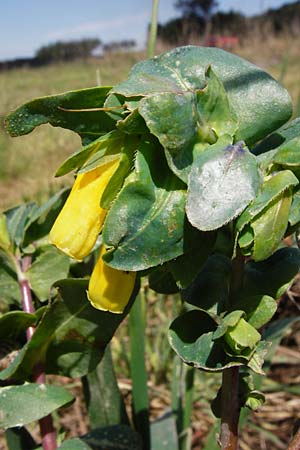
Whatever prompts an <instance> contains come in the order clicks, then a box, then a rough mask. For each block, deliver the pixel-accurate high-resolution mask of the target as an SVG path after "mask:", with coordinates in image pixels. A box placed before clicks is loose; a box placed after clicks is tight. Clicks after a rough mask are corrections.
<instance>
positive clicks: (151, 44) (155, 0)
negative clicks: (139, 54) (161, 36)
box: [147, 0, 159, 58]
mask: <svg viewBox="0 0 300 450" xmlns="http://www.w3.org/2000/svg"><path fill="white" fill-rule="evenodd" d="M158 5H159V0H152V17H151V25H150V31H149V38H148V49H147V55H148V58H152V57H153V56H154V55H155V44H156V36H157V17H158Z"/></svg>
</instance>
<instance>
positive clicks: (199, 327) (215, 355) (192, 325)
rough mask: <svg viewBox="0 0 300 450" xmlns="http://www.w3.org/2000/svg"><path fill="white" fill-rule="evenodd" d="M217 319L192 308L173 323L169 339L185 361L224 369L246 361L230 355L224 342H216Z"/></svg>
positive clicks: (208, 369)
mask: <svg viewBox="0 0 300 450" xmlns="http://www.w3.org/2000/svg"><path fill="white" fill-rule="evenodd" d="M216 328H217V324H216V323H215V321H214V320H213V319H212V318H211V317H210V316H209V315H208V314H207V313H205V312H204V311H200V310H192V311H188V312H187V313H185V314H182V315H181V316H179V317H177V318H176V319H175V320H174V321H173V322H172V323H171V325H170V329H169V342H170V345H171V347H172V348H173V349H174V350H175V352H176V353H177V354H178V356H180V358H181V359H183V361H184V362H185V363H187V364H189V365H192V366H194V367H195V368H197V369H202V370H206V371H209V372H220V371H222V370H224V369H225V368H228V367H232V366H239V365H241V364H242V363H241V362H240V361H239V359H237V358H235V357H229V358H228V357H227V355H226V354H225V352H224V350H223V345H222V343H221V342H220V341H214V339H213V335H214V331H215V330H216Z"/></svg>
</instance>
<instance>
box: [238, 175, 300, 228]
mask: <svg viewBox="0 0 300 450" xmlns="http://www.w3.org/2000/svg"><path fill="white" fill-rule="evenodd" d="M297 184H299V181H298V179H297V177H295V175H294V174H293V172H291V171H290V170H282V171H280V172H278V173H275V174H274V175H273V176H272V177H270V178H267V179H266V180H265V181H264V183H263V184H262V186H261V190H260V192H259V193H258V195H257V197H256V198H255V199H254V200H253V202H252V203H251V204H250V205H249V206H248V208H247V209H245V211H244V212H243V213H242V214H241V215H240V217H239V218H238V220H237V222H236V229H237V230H238V231H242V230H243V228H244V226H245V225H246V224H248V223H249V222H251V221H252V220H253V219H254V218H255V217H257V216H258V215H259V214H260V213H261V212H262V211H263V210H264V209H265V208H266V207H267V206H268V205H270V203H271V202H272V201H273V200H275V199H276V198H277V197H278V196H280V195H281V194H282V193H283V192H284V191H285V190H287V189H288V188H290V187H291V186H296V185H297Z"/></svg>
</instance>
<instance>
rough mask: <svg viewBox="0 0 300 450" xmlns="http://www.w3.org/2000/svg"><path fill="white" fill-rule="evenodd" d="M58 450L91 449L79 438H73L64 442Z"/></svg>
mask: <svg viewBox="0 0 300 450" xmlns="http://www.w3.org/2000/svg"><path fill="white" fill-rule="evenodd" d="M58 450H92V447H90V446H89V445H87V444H86V443H85V442H84V441H83V440H81V439H79V438H73V439H67V440H66V441H64V442H63V443H62V445H60V446H59V447H58Z"/></svg>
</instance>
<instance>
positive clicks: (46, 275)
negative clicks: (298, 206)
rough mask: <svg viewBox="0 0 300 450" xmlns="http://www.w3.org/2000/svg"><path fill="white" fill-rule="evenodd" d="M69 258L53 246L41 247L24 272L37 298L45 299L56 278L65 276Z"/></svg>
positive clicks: (59, 278) (67, 270)
mask: <svg viewBox="0 0 300 450" xmlns="http://www.w3.org/2000/svg"><path fill="white" fill-rule="evenodd" d="M69 266H70V259H69V257H68V256H66V255H64V254H63V253H62V252H60V251H58V250H57V249H56V248H55V247H53V246H47V247H46V248H43V251H42V252H41V254H40V255H39V256H38V257H37V258H36V259H35V261H34V262H33V263H32V265H31V266H30V268H29V269H28V270H27V272H26V276H27V278H28V280H29V283H30V287H31V289H32V290H33V292H34V293H35V295H36V296H37V297H38V299H39V300H41V301H43V300H47V299H48V298H49V296H50V289H51V287H52V285H53V284H54V283H55V281H57V280H61V279H63V278H67V275H68V272H69Z"/></svg>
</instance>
